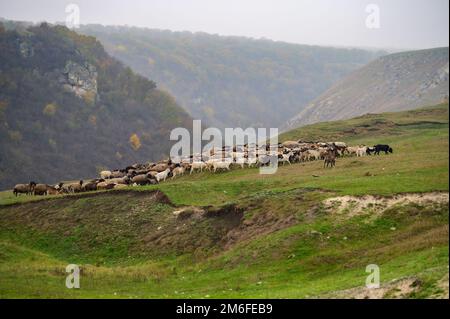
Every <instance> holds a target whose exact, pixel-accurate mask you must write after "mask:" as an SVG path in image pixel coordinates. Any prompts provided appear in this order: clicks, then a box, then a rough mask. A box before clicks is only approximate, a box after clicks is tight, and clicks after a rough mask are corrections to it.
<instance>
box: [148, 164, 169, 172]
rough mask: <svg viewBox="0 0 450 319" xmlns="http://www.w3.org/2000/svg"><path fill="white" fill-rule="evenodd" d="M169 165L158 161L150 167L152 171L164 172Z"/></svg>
mask: <svg viewBox="0 0 450 319" xmlns="http://www.w3.org/2000/svg"><path fill="white" fill-rule="evenodd" d="M168 166H169V165H168V164H166V163H159V164H156V165H155V166H153V167H152V171H156V172H158V173H160V172H164V171H165V170H166V169H167V167H168Z"/></svg>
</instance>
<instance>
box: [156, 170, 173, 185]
mask: <svg viewBox="0 0 450 319" xmlns="http://www.w3.org/2000/svg"><path fill="white" fill-rule="evenodd" d="M169 173H170V168H166V170H164V171H162V172H159V173H158V174H156V175H155V178H156V180H157V181H158V183H159V182H160V181H165V180H166V178H167V176H169Z"/></svg>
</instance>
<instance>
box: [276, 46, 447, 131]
mask: <svg viewBox="0 0 450 319" xmlns="http://www.w3.org/2000/svg"><path fill="white" fill-rule="evenodd" d="M448 57H449V51H448V48H436V49H429V50H420V51H410V52H402V53H396V54H391V55H387V56H383V57H380V58H378V59H377V60H375V61H373V62H372V63H370V64H368V65H367V66H364V67H362V68H360V69H358V70H356V71H355V72H353V73H352V74H350V75H348V76H347V77H345V78H344V79H343V80H341V81H340V82H338V83H337V84H335V85H334V86H333V87H331V88H330V89H329V90H327V91H326V92H325V93H323V94H322V95H321V96H320V97H318V98H317V99H315V100H314V101H313V102H311V103H310V104H308V105H307V106H306V107H300V108H299V111H300V112H299V113H298V114H297V115H296V116H295V117H293V118H292V119H291V120H289V121H288V122H287V124H286V125H285V128H284V129H285V130H288V129H291V128H295V127H299V126H302V125H306V124H311V123H316V122H322V121H330V120H339V119H347V118H351V117H354V116H358V115H362V114H365V113H380V112H387V111H402V110H410V109H414V108H417V107H419V106H424V105H434V104H437V103H440V102H442V101H445V100H448V93H449V88H448V86H449V81H448V76H449V63H448Z"/></svg>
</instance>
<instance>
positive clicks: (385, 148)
mask: <svg viewBox="0 0 450 319" xmlns="http://www.w3.org/2000/svg"><path fill="white" fill-rule="evenodd" d="M373 148H374V149H375V151H374V152H375V155H379V154H380V152H384V154H388V152H389V153H393V152H394V150H393V149H392V147H390V146H389V145H383V144H377V145H375V146H374V147H373Z"/></svg>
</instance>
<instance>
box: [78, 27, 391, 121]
mask: <svg viewBox="0 0 450 319" xmlns="http://www.w3.org/2000/svg"><path fill="white" fill-rule="evenodd" d="M80 32H82V33H85V34H89V35H93V36H95V37H97V38H98V39H99V40H100V41H101V42H102V44H103V45H104V46H105V49H106V50H107V51H108V52H109V53H110V54H111V55H113V56H115V57H117V58H118V59H119V60H121V61H123V62H124V63H126V64H127V65H129V66H130V67H131V68H132V69H133V70H134V71H136V72H139V73H140V74H142V75H144V76H146V77H148V78H151V79H153V80H155V81H156V82H157V83H158V85H159V86H161V87H163V88H165V89H167V90H168V91H170V92H171V93H172V94H173V95H174V96H175V97H176V99H177V102H178V103H179V104H180V105H181V106H183V107H184V108H185V109H186V110H188V111H189V113H190V114H191V115H192V116H193V117H194V118H198V119H202V120H204V121H206V122H207V123H208V124H209V125H213V126H216V127H219V128H224V127H249V126H252V127H278V126H280V125H282V124H283V123H284V122H285V121H286V120H288V119H289V118H291V117H292V116H294V115H295V114H297V113H298V112H299V111H301V109H302V107H304V106H306V105H307V103H308V102H310V101H311V100H313V99H314V98H316V97H317V96H319V95H320V94H321V93H322V92H324V91H325V90H326V89H328V88H329V87H330V86H331V85H332V84H334V83H335V82H336V81H338V80H339V79H341V78H342V77H343V76H345V75H347V74H349V73H350V72H351V71H353V70H355V69H357V68H359V67H361V66H362V65H365V64H366V63H368V62H369V61H371V60H373V59H375V58H376V57H379V56H380V55H384V54H385V52H382V51H367V50H361V49H343V48H332V47H319V46H309V45H298V44H289V43H283V42H275V41H270V40H264V39H260V40H257V39H250V38H244V37H224V36H218V35H211V34H206V33H191V32H171V31H164V30H153V29H142V28H136V27H113V26H111V27H104V26H101V25H86V26H82V27H81V29H80Z"/></svg>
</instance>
